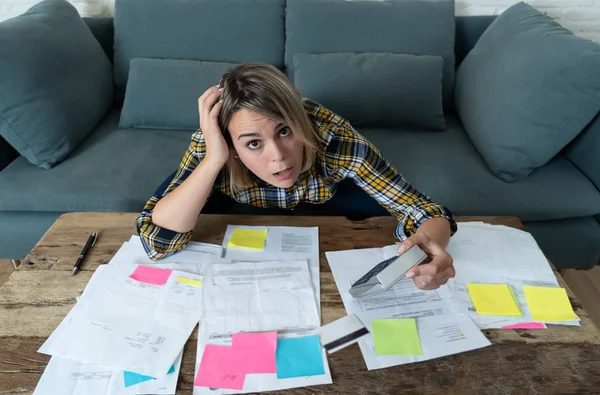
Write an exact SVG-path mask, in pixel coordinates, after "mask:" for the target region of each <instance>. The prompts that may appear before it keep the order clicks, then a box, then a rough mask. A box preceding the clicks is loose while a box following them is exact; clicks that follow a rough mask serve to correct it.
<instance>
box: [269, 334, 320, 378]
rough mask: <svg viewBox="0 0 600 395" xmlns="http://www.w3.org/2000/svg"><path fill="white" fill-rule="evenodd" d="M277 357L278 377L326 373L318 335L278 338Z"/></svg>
mask: <svg viewBox="0 0 600 395" xmlns="http://www.w3.org/2000/svg"><path fill="white" fill-rule="evenodd" d="M275 358H276V363H277V378H278V379H288V378H292V377H306V376H316V375H319V374H325V367H324V366H323V353H322V351H321V342H320V341H319V336H318V335H315V336H304V337H291V338H280V339H277V352H276V354H275Z"/></svg>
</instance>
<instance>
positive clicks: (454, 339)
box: [326, 245, 491, 370]
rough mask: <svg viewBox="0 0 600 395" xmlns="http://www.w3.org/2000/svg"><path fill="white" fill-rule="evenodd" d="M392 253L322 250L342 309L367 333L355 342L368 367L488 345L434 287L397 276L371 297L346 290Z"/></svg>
mask: <svg viewBox="0 0 600 395" xmlns="http://www.w3.org/2000/svg"><path fill="white" fill-rule="evenodd" d="M394 255H397V246H394V245H391V246H386V247H384V248H367V249H359V250H348V251H335V252H326V256H327V261H328V262H329V266H330V267H331V272H332V274H333V277H334V279H335V282H336V285H337V287H338V290H339V292H340V295H341V296H342V301H343V302H344V307H345V308H346V311H347V312H348V314H356V316H358V317H359V318H360V320H361V321H362V322H363V323H364V324H365V326H367V328H368V329H369V331H370V332H371V336H364V337H362V338H361V339H360V340H359V341H358V345H359V347H360V350H361V352H362V354H363V357H364V359H365V362H366V364H367V368H368V369H369V370H372V369H380V368H385V367H389V366H394V365H400V364H405V363H411V362H418V361H426V360H429V359H433V358H439V357H442V356H446V355H451V354H456V353H461V352H465V351H469V350H474V349H477V348H481V347H486V346H489V345H490V344H491V343H490V342H489V340H487V338H486V337H485V336H484V335H483V334H482V333H481V331H480V330H479V329H478V328H477V326H476V325H475V324H474V323H473V321H472V320H471V319H470V318H469V317H468V316H467V315H462V314H458V313H456V312H454V311H453V309H452V308H451V306H448V304H447V302H446V301H444V300H443V299H442V297H441V296H440V295H439V292H438V290H434V291H423V290H420V289H418V288H417V287H416V286H415V284H414V282H413V280H411V279H402V280H400V281H399V282H398V283H396V284H395V285H394V286H392V287H391V288H390V289H389V290H387V291H385V292H383V293H380V294H377V295H374V296H369V297H364V298H358V299H355V298H353V297H352V296H351V295H350V293H349V292H348V291H349V289H350V286H351V285H352V284H353V283H354V282H355V281H356V280H358V279H359V278H360V277H361V276H362V275H363V274H364V273H366V272H367V271H368V270H370V269H371V268H373V267H374V266H375V265H376V264H377V263H378V262H381V261H382V260H384V259H388V258H390V257H392V256H394ZM415 326H416V329H415Z"/></svg>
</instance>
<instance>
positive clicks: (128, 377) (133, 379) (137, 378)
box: [123, 364, 175, 388]
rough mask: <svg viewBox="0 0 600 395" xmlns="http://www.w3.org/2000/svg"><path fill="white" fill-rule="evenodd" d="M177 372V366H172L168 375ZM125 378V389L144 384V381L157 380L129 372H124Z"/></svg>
mask: <svg viewBox="0 0 600 395" xmlns="http://www.w3.org/2000/svg"><path fill="white" fill-rule="evenodd" d="M174 372H175V364H173V365H171V369H169V371H168V372H167V374H171V373H174ZM123 378H124V381H125V388H127V387H131V386H132V385H136V384H140V383H143V382H144V381H150V380H156V379H155V378H154V377H150V376H144V375H143V374H138V373H133V372H128V371H127V370H124V371H123Z"/></svg>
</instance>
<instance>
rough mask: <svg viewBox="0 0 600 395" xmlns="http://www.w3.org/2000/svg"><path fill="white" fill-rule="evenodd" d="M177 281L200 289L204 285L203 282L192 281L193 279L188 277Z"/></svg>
mask: <svg viewBox="0 0 600 395" xmlns="http://www.w3.org/2000/svg"><path fill="white" fill-rule="evenodd" d="M177 281H178V282H180V283H182V284H187V285H193V286H194V287H199V286H201V285H202V280H192V279H191V278H187V277H179V279H177Z"/></svg>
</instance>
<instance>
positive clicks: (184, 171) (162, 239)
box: [136, 129, 212, 260]
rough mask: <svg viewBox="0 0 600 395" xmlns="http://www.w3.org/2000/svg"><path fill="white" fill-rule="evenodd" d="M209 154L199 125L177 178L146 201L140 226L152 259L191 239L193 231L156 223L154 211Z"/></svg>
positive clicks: (174, 250) (183, 244)
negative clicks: (167, 227)
mask: <svg viewBox="0 0 600 395" xmlns="http://www.w3.org/2000/svg"><path fill="white" fill-rule="evenodd" d="M205 156H206V144H205V142H204V135H203V134H202V131H201V130H200V129H198V131H196V132H195V133H193V134H192V139H191V142H190V145H189V146H188V148H187V150H186V152H185V154H184V155H183V159H182V160H181V163H180V164H179V168H178V169H177V171H176V172H175V175H174V177H173V179H172V180H171V181H170V183H169V184H168V185H167V186H166V187H164V188H160V187H159V188H158V190H157V191H156V192H155V193H154V195H153V196H152V197H151V198H150V200H148V201H147V202H146V204H145V205H144V208H143V210H142V212H141V214H140V215H139V216H138V218H137V220H136V229H137V232H138V235H139V236H140V239H141V241H142V245H143V246H144V249H145V250H146V253H147V254H148V257H150V259H152V260H160V259H162V258H165V257H167V256H169V255H172V254H174V253H176V252H177V251H179V250H181V249H182V248H184V247H185V246H186V245H187V244H188V242H189V241H190V239H191V237H192V231H189V232H185V233H179V232H175V231H172V230H170V229H166V228H162V227H160V226H158V225H155V224H154V222H152V212H153V211H154V207H156V204H157V203H158V202H159V200H160V199H162V198H163V197H165V196H166V195H168V194H169V193H170V192H172V191H173V190H175V188H177V187H178V186H179V185H181V183H182V182H183V181H185V180H186V179H187V178H188V176H189V175H190V174H191V173H192V171H194V169H195V168H196V167H197V166H198V164H199V163H200V161H201V160H202V159H204V157H205ZM211 193H212V191H211Z"/></svg>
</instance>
